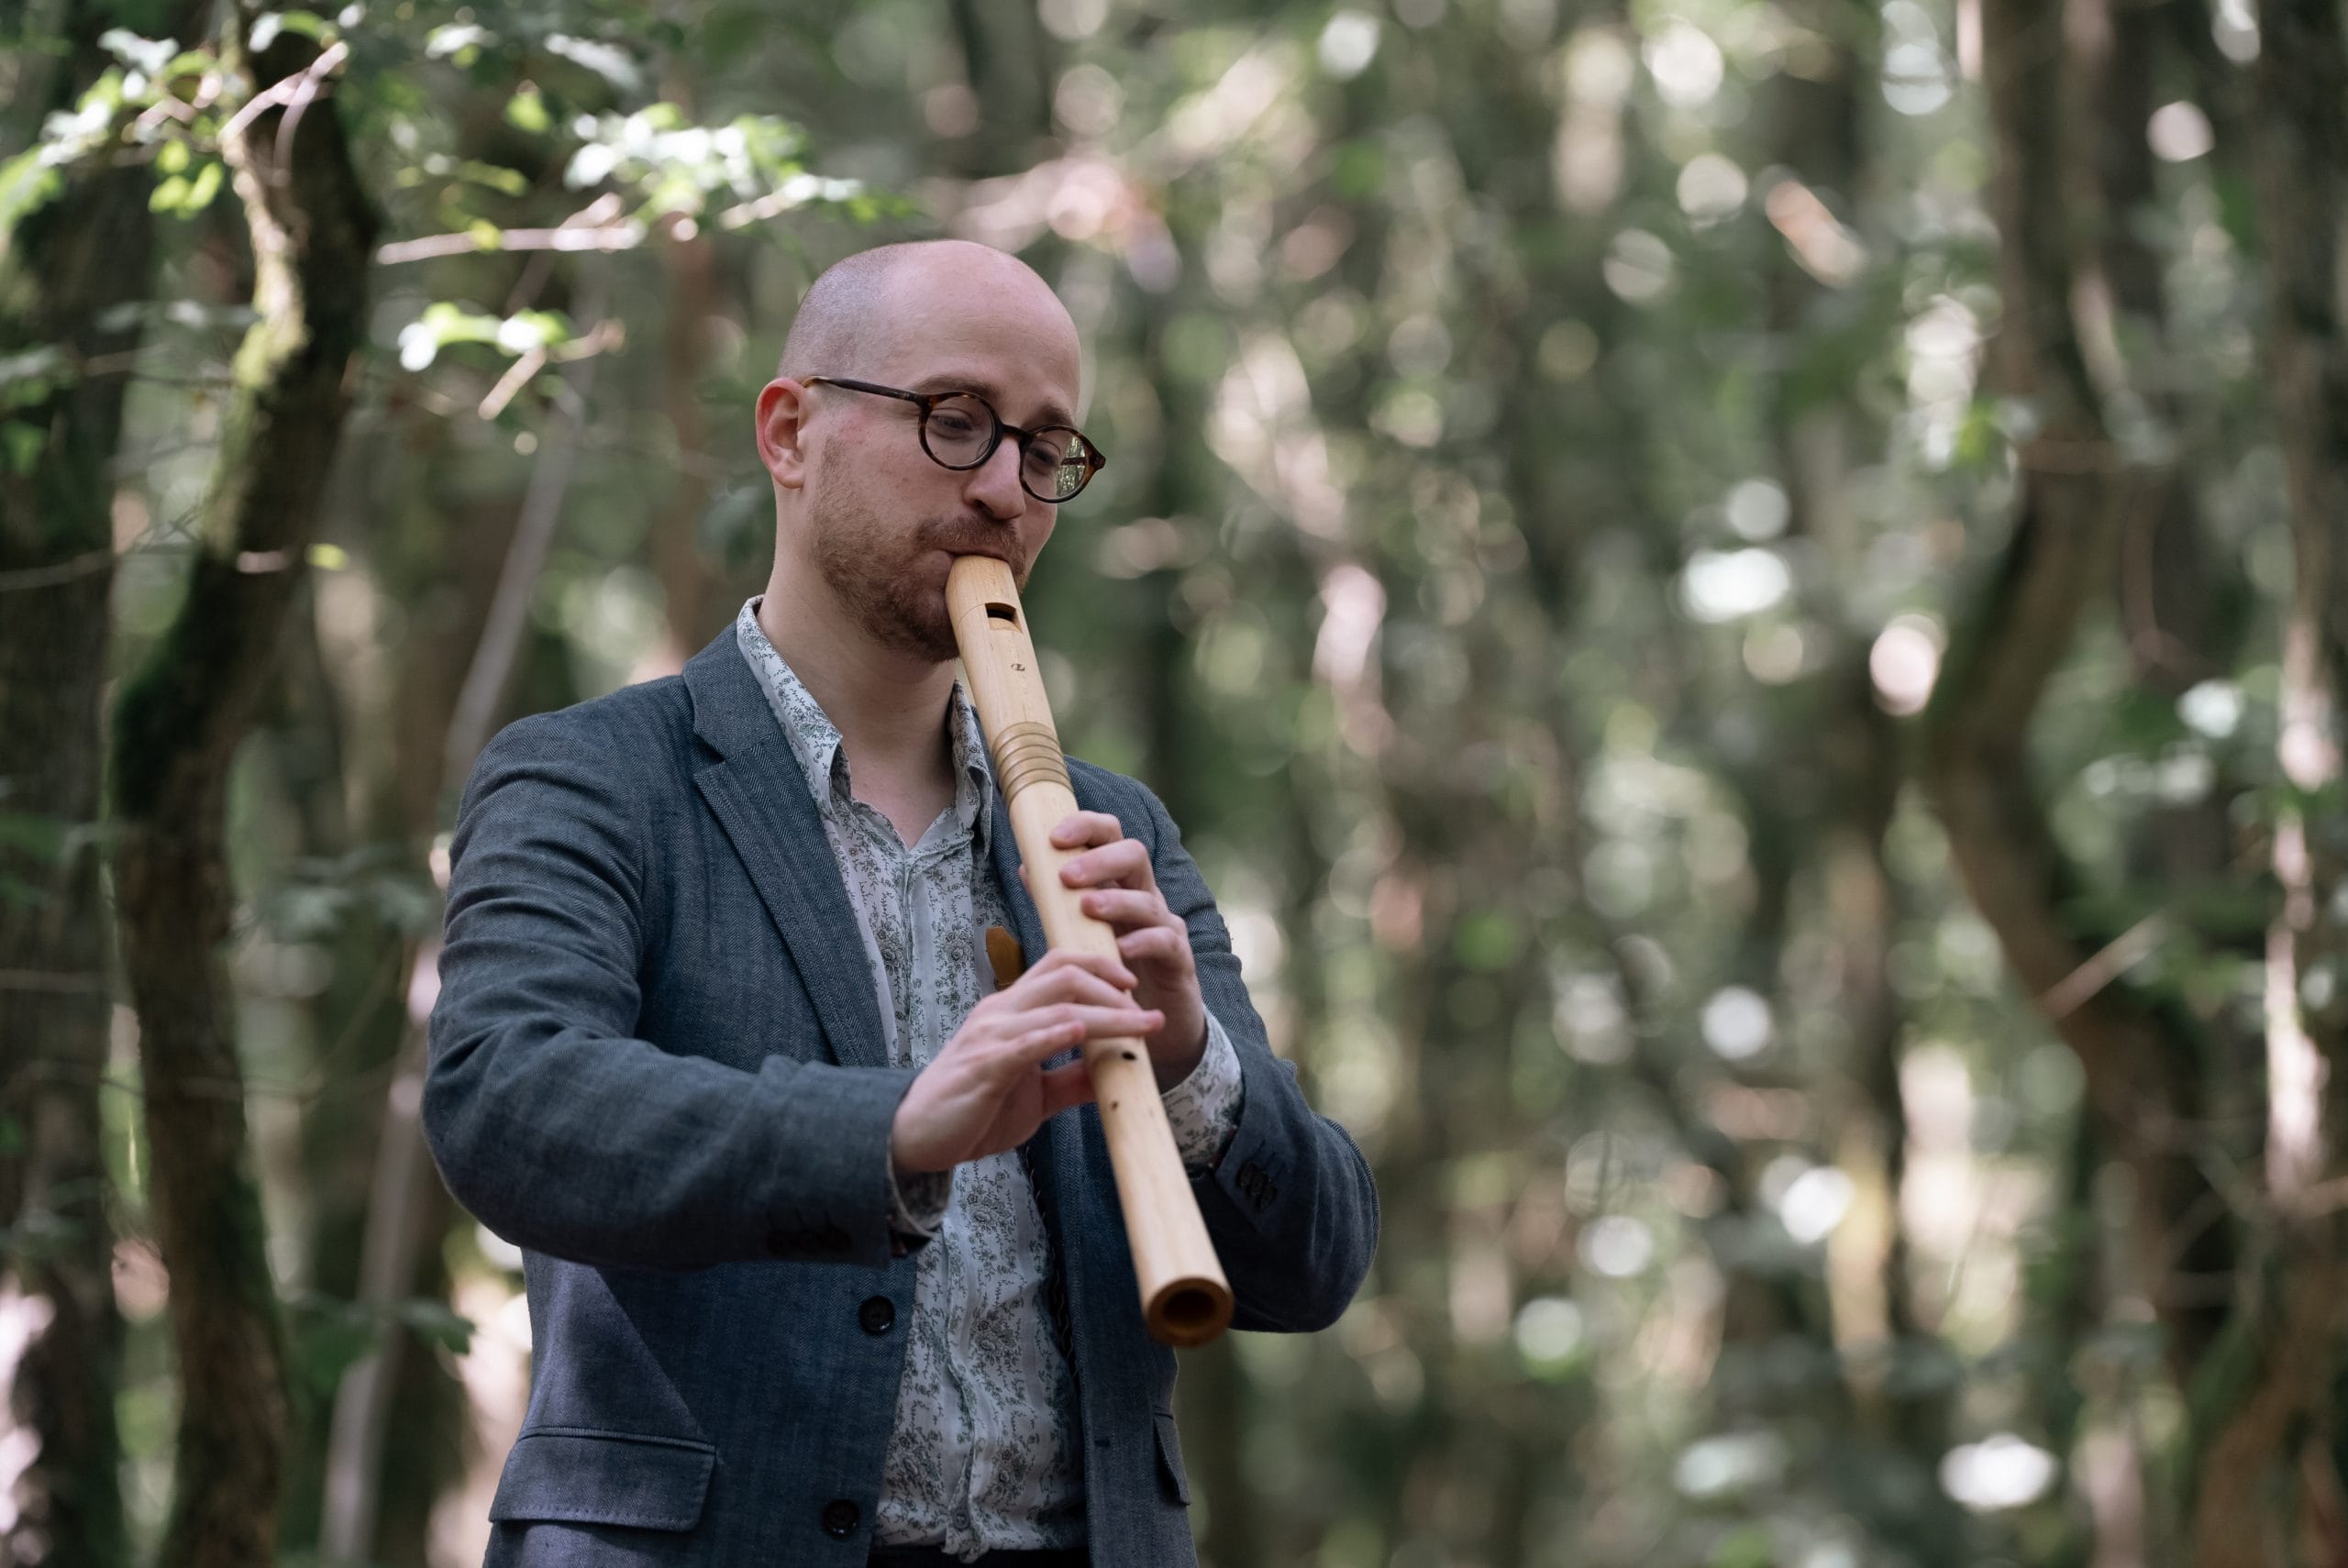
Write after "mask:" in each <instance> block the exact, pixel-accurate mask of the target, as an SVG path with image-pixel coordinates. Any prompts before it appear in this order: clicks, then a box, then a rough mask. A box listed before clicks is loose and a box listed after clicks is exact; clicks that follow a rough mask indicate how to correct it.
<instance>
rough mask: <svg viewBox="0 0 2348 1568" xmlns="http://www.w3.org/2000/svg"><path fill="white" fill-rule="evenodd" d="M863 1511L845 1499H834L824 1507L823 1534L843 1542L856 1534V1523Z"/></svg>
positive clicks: (861, 1516) (862, 1515)
mask: <svg viewBox="0 0 2348 1568" xmlns="http://www.w3.org/2000/svg"><path fill="white" fill-rule="evenodd" d="M863 1517H864V1514H863V1511H862V1510H861V1509H859V1508H858V1507H857V1506H856V1505H855V1504H854V1503H851V1502H849V1501H848V1500H847V1498H846V1497H834V1498H833V1499H832V1500H831V1501H830V1502H828V1503H825V1505H824V1533H825V1535H828V1536H833V1537H836V1538H837V1539H839V1540H847V1538H848V1537H849V1536H852V1535H854V1534H855V1533H856V1526H857V1521H858V1520H859V1519H861V1518H863Z"/></svg>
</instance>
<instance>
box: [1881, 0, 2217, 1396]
mask: <svg viewBox="0 0 2348 1568" xmlns="http://www.w3.org/2000/svg"><path fill="white" fill-rule="evenodd" d="M2062 26H2063V17H2062V13H2061V11H2060V10H2059V8H2052V9H2051V8H2048V7H2044V6H2040V5H2038V4H2036V3H2035V0H1984V4H1983V6H1982V39H1983V49H1984V60H1985V63H1986V68H1987V75H1988V81H1989V87H1990V92H1989V97H1990V114H1991V119H1992V122H1993V126H1994V129H1995V139H1996V145H1997V153H1998V171H1997V183H1996V186H1995V189H1994V193H1993V199H1992V210H1993V214H1994V215H1995V217H1996V219H1997V223H1998V227H1999V233H2000V235H2001V236H2002V243H2001V245H2000V247H1999V293H2000V296H2001V299H2002V303H2003V317H2002V321H2001V324H2000V326H1999V331H1998V336H1997V338H1996V340H1995V342H1994V343H1993V344H1992V356H1993V357H1992V370H1993V371H1994V373H1995V379H1996V381H1997V382H1998V384H1999V389H2000V390H2001V391H2003V392H2006V393H2007V394H2009V395H2011V396H2017V397H2022V398H2027V399H2030V400H2031V402H2032V421H2033V425H2034V428H2033V430H2032V433H2031V434H2029V435H2028V436H2026V437H2025V438H2023V439H2022V440H2021V442H2020V444H2019V447H2018V449H2017V452H2016V458H2017V467H2016V474H2015V480H2014V484H2015V491H2016V493H2015V498H2014V523H2013V531H2012V534H2011V536H2010V541H2009V542H2008V544H2007V546H2006V547H2005V550H2004V552H2003V554H2002V557H2001V558H2000V559H1999V561H1998V562H1997V563H1996V565H1995V569H1994V571H1993V574H1992V577H1991V580H1989V582H1988V584H1987V585H1986V586H1985V588H1984V591H1983V592H1982V594H1981V597H1980V599H1979V602H1977V604H1976V605H1975V606H1974V608H1973V611H1972V613H1971V614H1970V616H1969V618H1968V624H1965V625H1963V626H1961V627H1960V628H1959V629H1958V632H1957V635H1956V636H1955V639H1954V640H1953V644H1952V646H1951V648H1950V652H1949V657H1948V660H1947V665H1946V668H1945V670H1944V674H1943V676H1942V679H1941V681H1940V684H1939V688H1938V690H1936V691H1935V693H1934V696H1933V705H1932V710H1931V712H1930V714H1929V715H1928V723H1927V728H1928V735H1927V753H1928V764H1927V767H1928V785H1929V789H1930V790H1931V794H1932V797H1933V806H1934V809H1935V810H1936V812H1938V814H1939V816H1940V818H1941V821H1942V823H1943V825H1944V827H1945V828H1946V830H1947V832H1948V836H1949V847H1950V851H1951V854H1952V856H1953V858H1954V860H1955V866H1956V869H1957V872H1958V875H1959V876H1960V878H1962V879H1963V882H1964V884H1965V887H1966V892H1967V893H1968V895H1969V896H1970V898H1971V899H1972V900H1973V902H1974V904H1975V906H1976V907H1977V909H1978V910H1979V911H1980V913H1981V915H1982V918H1983V919H1984V920H1985V921H1987V922H1988V924H1989V927H1990V929H1991V930H1992V931H1994V932H1995V933H1997V936H1998V940H1999V945H2000V947H2001V948H2002V949H2003V951H2004V953H2005V956H2006V961H2007V964H2008V966H2009V967H2010V969H2011V971H2012V973H2013V975H2014V977H2015V979H2016V980H2017V981H2018V982H2019V983H2020V985H2021V987H2022V988H2023V990H2024V991H2025V993H2026V994H2028V995H2029V996H2030V997H2031V998H2032V999H2034V1000H2036V1001H2037V1002H2038V1004H2039V1005H2040V1006H2041V1008H2042V1009H2043V1010H2045V1011H2046V1012H2047V1013H2048V1015H2049V1021H2051V1022H2052V1023H2053V1024H2054V1028H2055V1030H2056V1032H2058V1033H2059V1034H2060V1035H2061V1036H2062V1038H2063V1040H2064V1041H2065V1043H2067V1044H2068V1045H2070V1047H2071V1048H2072V1050H2073V1051H2075V1052H2076V1053H2077V1055H2078V1057H2079V1061H2080V1064H2081V1066H2083V1067H2084V1069H2085V1071H2086V1075H2087V1091H2088V1114H2090V1115H2092V1116H2094V1117H2095V1118H2096V1119H2097V1121H2098V1126H2099V1132H2098V1138H2099V1143H2101V1144H2102V1145H2103V1146H2104V1147H2106V1148H2109V1149H2110V1150H2111V1151H2112V1152H2113V1153H2114V1154H2116V1155H2118V1156H2119V1157H2120V1158H2121V1159H2122V1160H2124V1161H2125V1162H2126V1164H2127V1165H2129V1167H2130V1168H2131V1169H2132V1171H2133V1172H2134V1174H2135V1176H2136V1178H2137V1184H2138V1197H2137V1214H2136V1230H2137V1233H2138V1240H2139V1242H2140V1251H2141V1253H2142V1255H2143V1258H2144V1259H2145V1260H2147V1267H2148V1268H2154V1269H2158V1268H2159V1266H2160V1265H2159V1263H2158V1262H2157V1261H2156V1260H2160V1259H2161V1258H2162V1257H2163V1253H2164V1251H2165V1249H2166V1248H2168V1247H2169V1246H2171V1245H2172V1243H2173V1242H2174V1239H2175V1238H2176V1237H2177V1236H2179V1235H2184V1234H2189V1235H2190V1238H2191V1239H2190V1240H2189V1241H2187V1242H2184V1243H2183V1248H2184V1253H2183V1256H2182V1257H2181V1258H2178V1259H2176V1260H2175V1261H2176V1264H2177V1271H2178V1272H2183V1273H2187V1274H2193V1275H2202V1276H2205V1277H2222V1276H2224V1275H2227V1274H2229V1273H2231V1271H2232V1263H2233V1255H2232V1235H2231V1232H2230V1231H2228V1230H2226V1229H2225V1228H2224V1227H2222V1226H2218V1225H2207V1224H2202V1225H2196V1224H2194V1223H2193V1217H2194V1216H2196V1215H2197V1214H2198V1213H2199V1212H2201V1210H2202V1209H2203V1208H2204V1205H2205V1200H2206V1199H2208V1198H2210V1188H2209V1184H2208V1178H2207V1176H2205V1175H2204V1174H2203V1172H2202V1171H2201V1170H2200V1168H2199V1167H2198V1165H2197V1164H2196V1162H2195V1158H2194V1154H2195V1150H2194V1148H2193V1144H2192V1140H2193V1139H2194V1138H2196V1137H2198V1136H2199V1135H2200V1130H2199V1123H2200V1122H2201V1121H2203V1120H2204V1118H2205V1116H2206V1110H2205V1109H2204V1098H2205V1087H2204V1085H2203V1083H2202V1080H2201V1077H2200V1070H2199V1063H2200V1059H2201V1052H2202V1043H2201V1042H2200V1040H2199V1038H2198V1032H2197V1031H2196V1029H2195V1027H2194V1024H2193V1022H2192V1021H2191V1019H2190V1018H2188V1017H2187V1016H2185V1015H2184V1014H2182V1012H2181V1011H2180V1010H2177V1009H2176V1008H2174V1007H2162V1006H2158V1005H2155V1004H2154V1003H2153V1002H2152V1001H2150V1000H2149V999H2145V998H2143V997H2141V996H2139V995H2138V994H2137V993H2136V992H2134V991H2133V990H2132V988H2129V987H2128V986H2127V984H2126V983H2125V981H2124V980H2122V979H2119V978H2111V979H2109V980H2106V981H2103V982H2101V983H2099V984H2097V985H2094V986H2088V985H2086V984H2083V983H2082V982H2083V977H2087V976H2089V975H2091V974H2092V970H2091V969H2090V968H2089V965H2090V961H2091V960H2092V959H2094V958H2095V957H2096V955H2098V954H2099V952H2100V951H2102V950H2103V949H2104V947H2105V946H2106V942H2105V941H2104V940H2102V939H2101V938H2102V937H2103V936H2104V935H2107V934H2108V933H2087V932H2084V931H2082V930H2081V929H2080V928H2079V927H2078V926H2077V923H2076V920H2075V917H2073V916H2072V915H2071V914H2070V912H2069V911H2068V909H2067V907H2066V906H2067V905H2068V903H2069V902H2070V900H2071V895H2072V893H2073V891H2074V890H2075V889H2076V888H2077V874H2076V872H2075V871H2074V869H2073V868H2072V867H2071V866H2070V865H2069V863H2068V861H2067V860H2066V857H2065V856H2064V855H2063V852H2062V850H2061V848H2060V846H2059V845H2057V844H2056V843H2055V840H2054V832H2053V830H2052V828H2051V827H2050V825H2049V823H2048V821H2047V816H2046V812H2045V808H2044V806H2043V804H2042V802H2041V801H2040V800H2039V799H2038V795H2037V792H2036V789H2035V786H2034V784H2033V782H2032V778H2031V777H2030V772H2029V767H2028V759H2027V745H2028V738H2029V734H2030V731H2031V723H2032V715H2033V714H2034V713H2035V712H2036V711H2037V708H2038V703H2039V700H2040V698H2041V697H2042V696H2043V694H2044V691H2045V689H2046V684H2047V681H2048V679H2050V678H2051V677H2052V676H2053V674H2054V670H2055V669H2056V668H2057V667H2058V666H2059V665H2060V664H2061V663H2062V661H2063V659H2064V658H2065V657H2066V655H2067V654H2068V653H2069V651H2070V647H2071V643H2072V639H2073V636H2074V634H2075V633H2076V631H2077V624H2078V618H2079V611H2080V607H2081V606H2082V605H2083V604H2085V603H2087V602H2090V601H2091V600H2092V599H2093V598H2094V596H2095V594H2096V591H2097V590H2098V589H2099V587H2100V586H2101V585H2102V584H2103V583H2105V582H2107V581H2109V580H2110V570H2111V563H2112V560H2113V558H2114V550H2113V543H2114V538H2115V534H2116V527H2117V523H2118V520H2119V518H2120V516H2121V513H2122V510H2123V508H2125V507H2127V506H2128V505H2130V504H2132V502H2134V501H2135V500H2136V499H2137V497H2136V495H2135V493H2134V488H2135V487H2134V486H2133V484H2132V480H2131V476H2130V475H2129V474H2128V472H2127V471H2126V470H2124V469H2122V467H2121V458H2120V456H2119V453H2118V451H2117V450H2116V449H2115V447H2114V446H2113V444H2112V442H2111V441H2110V438H2109V436H2107V434H2106V433H2105V431H2104V428H2103V425H2102V421H2101V418H2100V416H2099V412H2098V407H2097V403H2096V397H2095V391H2094V386H2093V382H2092V380H2091V378H2090V377H2089V375H2088V368H2087V362H2086V359H2085V357H2084V355H2083V353H2082V351H2081V348H2080V347H2079V341H2078V337H2077V331H2076V328H2075V326H2074V325H2073V319H2072V315H2071V299H2072V289H2073V282H2074V276H2075V274H2074V268H2073V258H2072V243H2071V235H2070V215H2071V205H2070V201H2069V191H2068V182H2067V177H2066V167H2067V166H2066V161H2065V149H2064V147H2063V145H2062V138H2061V137H2060V134H2059V128H2058V127H2059V123H2060V119H2059V116H2057V115H2055V114H2054V113H2052V112H2050V109H2049V105H2054V104H2057V103H2059V102H2061V101H2062V92H2063V84H2064V71H2063V63H2064V61H2063V49H2062ZM2174 1284H2175V1281H2174V1279H2173V1278H2169V1277H2154V1278H2151V1279H2149V1280H2148V1281H2147V1282H2146V1288H2147V1293H2148V1294H2149V1295H2150V1296H2151V1297H2152V1298H2153V1300H2154V1304H2155V1307H2156V1309H2158V1311H2159V1315H2160V1319H2161V1321H2162V1323H2163V1325H2164V1326H2165V1328H2166V1329H2167V1331H2168V1352H2169V1364H2170V1367H2171V1369H2172V1371H2173V1372H2174V1373H2175V1374H2176V1375H2177V1376H2178V1377H2179V1379H2180V1380H2183V1379H2185V1378H2187V1377H2189V1375H2190V1374H2191V1371H2192V1369H2193V1368H2194V1367H2195V1366H2196V1365H2198V1364H2199V1362H2200V1360H2201V1358H2202V1356H2203V1354H2204V1353H2206V1351H2207V1350H2208V1348H2209V1346H2210V1342H2212V1340H2213V1339H2214V1338H2215V1336H2216V1333H2217V1331H2218V1328H2219V1326H2220V1324H2221V1321H2222V1313H2221V1311H2220V1310H2219V1309H2214V1308H2212V1307H2210V1305H2209V1304H2208V1303H2207V1302H2206V1301H2205V1300H2203V1299H2201V1298H2198V1297H2193V1296H2190V1295H2187V1294H2181V1293H2179V1292H2177V1291H2176V1290H2175V1289H2174Z"/></svg>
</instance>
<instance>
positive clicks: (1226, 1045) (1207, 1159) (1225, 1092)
mask: <svg viewBox="0 0 2348 1568" xmlns="http://www.w3.org/2000/svg"><path fill="white" fill-rule="evenodd" d="M1243 1087H1244V1086H1243V1083H1242V1080H1241V1077H1240V1074H1239V1053H1238V1052H1237V1051H1236V1050H1235V1049H1234V1048H1233V1046H1232V1043H1231V1036H1230V1035H1228V1034H1226V1033H1224V1029H1223V1024H1222V1023H1221V1022H1220V1021H1217V1019H1216V1018H1215V1016H1214V1014H1213V1013H1212V1012H1210V1013H1208V1014H1207V1049H1206V1055H1203V1056H1201V1057H1200V1058H1199V1065H1198V1066H1195V1067H1193V1068H1191V1076H1190V1077H1187V1078H1184V1079H1183V1080H1182V1081H1181V1082H1180V1083H1179V1084H1176V1085H1175V1086H1174V1087H1173V1088H1170V1089H1168V1090H1167V1091H1166V1092H1165V1093H1164V1094H1162V1095H1160V1096H1159V1097H1158V1099H1159V1102H1160V1103H1161V1104H1163V1105H1164V1106H1165V1107H1166V1120H1167V1121H1168V1123H1170V1124H1171V1125H1172V1127H1173V1129H1174V1146H1175V1147H1176V1148H1177V1149H1179V1150H1180V1151H1181V1154H1182V1168H1183V1170H1185V1171H1186V1172H1188V1173H1189V1174H1190V1175H1191V1176H1204V1175H1206V1173H1207V1172H1209V1171H1211V1170H1213V1169H1214V1165H1215V1162H1216V1161H1217V1160H1220V1159H1222V1158H1223V1151H1224V1145H1226V1144H1228V1143H1230V1142H1231V1135H1232V1134H1233V1133H1234V1132H1238V1131H1239V1107H1240V1102H1241V1100H1242V1099H1243V1098H1244V1095H1243V1093H1242V1089H1243Z"/></svg>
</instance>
